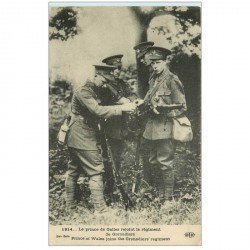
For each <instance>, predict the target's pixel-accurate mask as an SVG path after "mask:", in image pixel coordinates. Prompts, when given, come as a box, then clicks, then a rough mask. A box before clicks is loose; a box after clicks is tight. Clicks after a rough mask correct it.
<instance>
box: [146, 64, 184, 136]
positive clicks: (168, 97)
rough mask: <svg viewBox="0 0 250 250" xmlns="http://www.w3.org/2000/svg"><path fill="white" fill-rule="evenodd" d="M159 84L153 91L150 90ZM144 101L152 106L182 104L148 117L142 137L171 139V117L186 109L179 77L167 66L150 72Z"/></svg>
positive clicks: (180, 113)
mask: <svg viewBox="0 0 250 250" xmlns="http://www.w3.org/2000/svg"><path fill="white" fill-rule="evenodd" d="M157 85H158V86H159V88H158V89H157V91H156V92H155V93H152V94H151V92H152V91H153V89H154V88H155V87H156V86H157ZM144 101H145V102H147V101H149V103H150V104H151V105H152V106H153V107H157V106H162V105H164V104H183V108H182V109H180V110H177V109H176V110H172V111H170V112H169V113H168V114H166V115H162V114H159V115H157V114H152V115H150V116H149V117H148V121H147V124H146V127H145V131H144V134H143V137H144V138H145V139H148V140H159V139H171V138H172V126H173V123H172V117H178V116H181V115H182V114H183V112H185V111H186V110H187V106H186V99H185V93H184V88H183V85H182V83H181V82H180V80H179V78H178V77H177V76H176V75H174V74H173V73H171V72H170V71H169V70H168V69H167V68H166V69H165V70H164V71H163V72H162V73H161V74H160V75H155V74H152V76H151V78H150V80H149V91H148V92H147V94H146V96H145V98H144Z"/></svg>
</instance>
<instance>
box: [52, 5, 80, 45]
mask: <svg viewBox="0 0 250 250" xmlns="http://www.w3.org/2000/svg"><path fill="white" fill-rule="evenodd" d="M58 9H59V11H58V12H57V13H56V14H55V15H54V16H52V17H50V20H49V27H50V30H49V40H53V39H57V40H61V41H67V40H68V39H69V38H72V37H74V36H75V35H77V34H78V32H79V27H78V26H77V11H76V10H75V9H73V8H69V7H67V8H58Z"/></svg>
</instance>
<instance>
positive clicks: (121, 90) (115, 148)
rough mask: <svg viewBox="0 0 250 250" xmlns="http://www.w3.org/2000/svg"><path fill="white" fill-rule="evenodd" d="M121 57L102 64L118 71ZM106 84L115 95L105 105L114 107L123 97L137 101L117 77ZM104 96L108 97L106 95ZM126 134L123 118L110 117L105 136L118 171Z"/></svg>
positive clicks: (112, 58)
mask: <svg viewBox="0 0 250 250" xmlns="http://www.w3.org/2000/svg"><path fill="white" fill-rule="evenodd" d="M122 57H123V55H114V56H110V57H107V58H105V59H103V60H102V62H103V63H106V64H107V65H112V66H114V67H116V68H118V69H120V68H121V66H122V62H121V58H122ZM108 84H109V85H110V86H111V87H112V88H113V89H114V90H115V92H116V95H115V96H114V95H112V94H111V98H109V99H108V102H106V103H105V104H106V105H114V103H117V102H118V101H119V99H121V98H122V97H125V98H127V99H129V100H130V101H134V100H135V99H137V95H136V94H132V93H131V91H130V89H129V87H128V86H127V85H126V83H125V82H124V81H123V80H122V79H120V78H119V77H116V78H115V80H114V81H110V82H109V83H108ZM106 96H108V94H107V95H106ZM104 98H105V97H104ZM106 99H107V98H106ZM128 133H129V131H128V128H127V125H126V120H125V117H124V116H122V117H111V118H109V119H107V121H106V135H107V137H108V139H109V145H110V148H111V152H112V156H113V159H114V163H115V165H116V167H117V169H118V170H119V169H120V167H121V162H122V160H123V158H122V157H123V152H124V149H125V147H126V144H125V142H124V139H125V138H126V137H127V136H128Z"/></svg>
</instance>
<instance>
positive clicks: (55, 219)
mask: <svg viewBox="0 0 250 250" xmlns="http://www.w3.org/2000/svg"><path fill="white" fill-rule="evenodd" d="M48 17H49V20H48V32H49V34H48V50H49V62H48V65H49V69H48V72H49V82H48V84H49V96H48V99H49V100H48V101H49V110H48V113H49V152H48V153H49V171H48V173H49V176H48V182H49V183H48V185H49V190H48V191H49V194H48V195H49V211H48V220H49V244H50V245H200V244H201V196H202V195H201V193H202V192H201V57H202V55H201V5H200V4H199V3H197V2H196V3H194V4H192V3H189V4H187V3H186V4H180V3H171V4H168V3H167V2H166V3H165V5H164V6H162V3H161V5H160V4H159V3H158V4H157V2H156V3H155V4H154V3H153V5H149V4H145V5H143V3H141V5H138V4H137V5H136V4H135V5H132V4H131V5H127V6H126V5H123V6H121V5H119V6H115V5H114V4H113V5H108V6H107V5H106V6H105V5H104V4H103V6H101V5H94V3H93V4H92V6H89V5H88V6H87V5H84V3H83V4H80V3H72V4H66V3H60V2H59V3H50V4H49V10H48Z"/></svg>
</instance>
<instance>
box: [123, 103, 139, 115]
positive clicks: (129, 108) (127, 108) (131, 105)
mask: <svg viewBox="0 0 250 250" xmlns="http://www.w3.org/2000/svg"><path fill="white" fill-rule="evenodd" d="M121 108H122V111H124V112H129V113H132V112H134V111H135V109H136V105H135V104H134V103H133V102H131V103H126V104H122V105H121Z"/></svg>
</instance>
